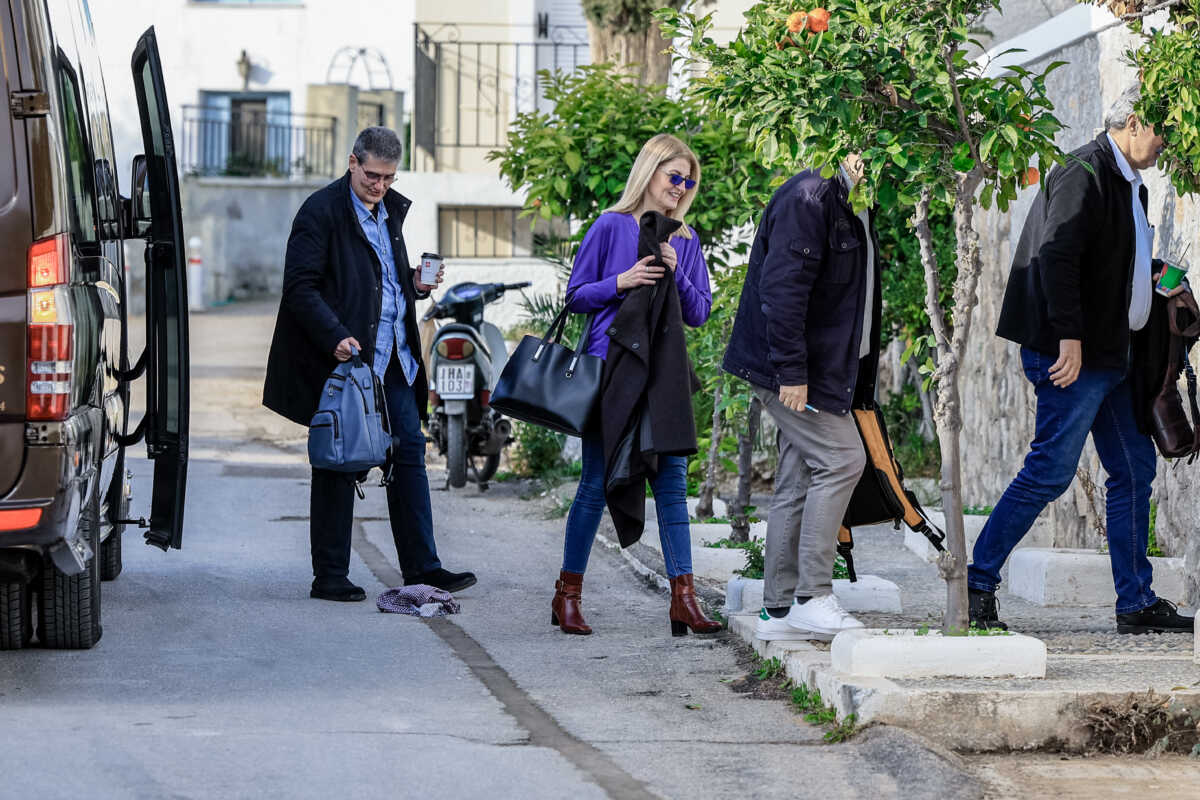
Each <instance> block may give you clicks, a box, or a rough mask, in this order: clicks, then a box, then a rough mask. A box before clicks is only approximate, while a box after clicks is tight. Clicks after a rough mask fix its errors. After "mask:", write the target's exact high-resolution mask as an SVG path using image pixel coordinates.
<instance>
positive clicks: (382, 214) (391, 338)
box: [350, 189, 417, 386]
mask: <svg viewBox="0 0 1200 800" xmlns="http://www.w3.org/2000/svg"><path fill="white" fill-rule="evenodd" d="M350 199H351V200H352V201H353V202H354V211H355V212H356V213H357V214H358V224H359V225H361V226H362V230H363V233H364V234H366V236H367V241H368V242H370V243H371V249H372V250H374V251H375V255H377V256H379V267H380V273H381V274H382V275H383V304H382V307H381V309H380V313H379V332H378V333H376V335H375V361H374V363H372V364H371V368H372V369H374V370H375V374H376V375H378V376H379V380H381V381H382V380H383V376H384V374H385V373H386V372H387V368H388V362H390V361H391V360H392V352H393V350H394V351H395V353H396V358H397V360H399V362H400V366H401V368H402V369H403V370H404V379H405V380H406V381H408V385H409V386H412V382H413V381H414V380H415V379H416V377H417V362H416V359H414V358H413V357H412V353H411V352H409V350H408V336H407V334H406V333H405V331H404V312H405V311H406V310H407V308H408V304H407V303H406V302H405V300H404V290H403V289H402V288H401V287H400V281H399V280H398V279H397V277H396V260H395V259H394V258H393V257H392V240H391V235H390V234H389V233H388V227H387V218H388V213H387V208H385V207H384V205H383V203H378V204H377V205H376V206H375V208H376V209H377V210H378V212H379V213H378V214H372V213H371V209H369V208H367V205H366V203H364V202H363V201H362V200H360V199H358V195H356V194H355V193H354V190H353V189H351V190H350Z"/></svg>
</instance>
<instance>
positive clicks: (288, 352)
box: [263, 127, 475, 600]
mask: <svg viewBox="0 0 1200 800" xmlns="http://www.w3.org/2000/svg"><path fill="white" fill-rule="evenodd" d="M400 156H401V144H400V140H399V138H398V137H397V136H396V134H395V132H393V131H391V130H389V129H387V128H381V127H374V128H367V129H366V130H364V131H363V132H362V133H360V134H359V135H358V139H357V140H356V141H355V143H354V152H353V153H352V154H351V155H350V159H349V160H350V169H349V171H348V172H347V173H346V175H345V176H343V177H342V178H341V179H339V180H337V181H334V182H333V183H331V184H329V185H328V186H326V187H325V188H324V189H321V190H320V191H318V192H316V193H314V194H313V195H311V196H310V197H309V198H308V199H307V200H305V201H304V204H303V205H302V206H301V207H300V210H299V211H298V212H297V213H296V218H295V220H294V221H293V222H292V232H291V235H290V236H289V237H288V245H287V256H286V259H285V262H284V271H283V298H282V300H281V301H280V304H279V315H278V317H277V319H276V322H275V336H274V338H273V339H272V341H271V354H270V357H269V359H268V362H267V379H266V386H265V388H264V390H263V405H265V406H266V407H267V408H269V409H271V410H272V411H276V412H278V413H279V414H282V415H283V416H285V417H287V418H288V419H290V420H292V421H293V422H298V423H300V424H301V425H307V424H308V423H309V421H310V420H311V419H312V415H313V413H314V412H315V411H316V409H317V401H318V398H319V396H320V394H321V389H322V387H323V385H324V383H325V380H326V378H328V377H329V373H330V372H331V371H332V370H333V368H334V367H335V366H336V364H337V362H338V361H346V360H347V359H349V358H350V355H351V348H354V349H357V350H359V351H360V352H361V354H362V358H363V361H365V362H366V363H368V364H371V365H372V367H373V369H374V371H375V374H376V375H377V376H378V377H379V379H380V381H382V382H383V387H384V396H385V398H386V401H387V411H388V417H389V419H390V422H391V426H392V439H393V446H392V467H393V471H392V481H391V483H390V484H389V485H388V487H387V500H388V514H389V516H390V517H391V523H392V537H393V539H395V542H396V553H397V554H398V556H399V559H400V570H401V572H402V573H403V574H404V583H405V585H410V584H418V583H420V584H428V585H430V586H436V587H438V588H439V589H445V590H447V591H451V592H454V591H459V590H461V589H465V588H466V587H468V586H470V585H472V584H474V583H475V576H474V575H472V574H471V573H469V572H459V573H454V572H448V571H446V570H445V569H442V565H441V562H440V561H439V560H438V555H437V547H436V545H435V544H434V540H433V513H432V510H431V508H430V503H429V479H428V477H427V476H426V474H425V435H424V433H423V432H422V430H421V421H422V420H423V419H425V416H426V409H425V403H426V397H427V395H428V388H427V381H426V377H425V368H424V365H423V362H422V359H421V352H420V337H419V336H418V334H417V319H416V307H415V306H416V301H417V300H418V299H421V298H425V297H428V296H429V292H431V291H432V290H433V289H434V288H435V287H434V286H427V285H425V284H422V283H417V282H416V281H415V277H414V270H413V269H412V268H411V267H410V266H409V261H408V252H407V250H406V249H405V246H404V238H403V236H402V235H401V233H400V226H401V224H402V223H403V221H404V216H405V214H406V213H407V212H408V207H409V205H410V202H409V200H408V199H407V198H405V197H403V196H401V195H400V194H399V193H397V192H393V191H390V190H389V188H388V187H390V186H391V184H392V182H393V181H394V180H395V178H396V167H397V165H398V164H399V162H400ZM441 282H442V276H441V274H440V273H439V275H438V279H437V283H441ZM354 490H355V485H354V476H352V475H349V474H347V473H343V472H334V471H331V470H323V469H316V468H315V467H314V468H313V476H312V495H311V505H310V517H309V526H310V543H311V547H312V563H313V584H312V591H311V592H310V595H311V596H312V597H315V598H319V599H322V600H363V599H364V598H365V597H366V593H365V592H363V590H362V589H361V588H360V587H358V586H355V585H354V584H353V583H351V582H350V579H349V578H348V577H347V576H348V574H349V569H350V529H351V525H352V523H353V519H354Z"/></svg>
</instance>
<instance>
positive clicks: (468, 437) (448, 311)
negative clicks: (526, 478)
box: [422, 281, 530, 490]
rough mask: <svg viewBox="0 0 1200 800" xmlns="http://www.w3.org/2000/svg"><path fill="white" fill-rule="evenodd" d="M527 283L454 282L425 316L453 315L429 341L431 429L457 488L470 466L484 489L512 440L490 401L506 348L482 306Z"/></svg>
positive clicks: (435, 442)
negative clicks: (430, 342)
mask: <svg viewBox="0 0 1200 800" xmlns="http://www.w3.org/2000/svg"><path fill="white" fill-rule="evenodd" d="M529 285H530V283H529V281H524V282H522V283H459V284H455V285H454V286H451V287H450V288H449V289H448V290H447V291H446V293H445V294H444V295H442V299H441V300H439V301H437V302H436V303H435V304H434V305H433V306H432V307H431V308H430V309H429V310H428V311H427V312H425V316H424V317H422V320H423V321H427V320H431V319H452V320H453V322H448V323H446V324H445V325H442V326H441V327H440V328H438V331H437V333H436V334H435V335H434V337H433V343H432V346H431V351H430V359H429V361H430V363H429V372H430V384H429V405H430V407H431V411H432V413H431V414H430V416H429V433H430V437H431V439H432V440H433V442H434V444H436V445H437V448H438V452H439V453H440V454H442V455H444V456H446V467H447V472H448V473H449V478H448V481H449V484H450V485H451V486H453V487H455V488H456V489H457V488H461V487H462V486H465V485H466V483H467V477H468V468H469V471H470V477H471V479H472V480H474V481H475V482H476V483H478V484H479V488H480V489H481V490H486V489H487V482H488V480H490V479H491V477H492V476H493V475H495V474H496V469H497V468H498V467H499V466H500V453H501V452H502V451H503V450H504V448H505V446H506V445H508V444H509V443H510V442H511V441H512V424H511V423H510V422H509V421H508V420H507V419H504V418H503V417H502V416H501V415H500V412H498V411H495V410H493V409H492V407H491V406H490V404H489V401H490V400H491V396H492V389H494V388H495V387H496V381H498V380H499V379H500V373H501V372H502V371H503V370H504V364H505V362H507V361H508V349H507V348H506V347H505V345H504V336H503V335H502V334H501V333H500V329H499V328H497V327H496V326H495V325H493V324H491V323H490V322H485V321H484V319H483V307H484V306H485V305H487V304H488V303H493V302H495V301H497V300H499V299H500V298H501V297H502V296H503V295H504V293H505V292H506V291H508V290H510V289H524V288H525V287H527V286H529Z"/></svg>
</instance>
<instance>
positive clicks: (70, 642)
mask: <svg viewBox="0 0 1200 800" xmlns="http://www.w3.org/2000/svg"><path fill="white" fill-rule="evenodd" d="M92 494H93V496H92V498H91V499H90V500H89V501H88V502H87V505H85V506H84V508H83V511H82V512H81V513H80V515H79V535H80V536H86V537H87V539H88V542H89V543H90V544H91V545H92V552H93V555H92V557H91V558H90V559H89V560H88V563H87V567H86V568H85V569H84V570H83V572H80V573H79V574H78V575H64V574H62V573H61V572H59V570H58V568H57V567H55V566H54V564H53V563H52V562H50V561H47V562H46V566H45V568H44V569H43V570H42V595H41V602H40V603H39V605H38V621H39V625H40V633H41V640H42V646H43V647H49V648H51V649H53V650H87V649H88V648H89V647H92V646H93V645H94V644H96V642H98V641H100V634H101V632H102V631H101V628H100V561H101V559H102V558H103V555H102V553H101V551H100V495H99V493H97V492H95V491H93V493H92Z"/></svg>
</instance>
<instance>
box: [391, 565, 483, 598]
mask: <svg viewBox="0 0 1200 800" xmlns="http://www.w3.org/2000/svg"><path fill="white" fill-rule="evenodd" d="M418 583H423V584H425V585H426V586H433V587H435V588H437V589H441V590H442V591H446V592H450V593H451V594H453V593H454V592H461V591H462V590H463V589H466V588H467V587H468V586H474V585H475V573H474V572H448V571H446V570H444V569H442V568H441V567H438V568H437V569H431V570H430V571H429V572H422V573H421V574H420V575H414V576H412V577H411V578H405V579H404V585H405V586H414V585H416V584H418Z"/></svg>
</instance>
